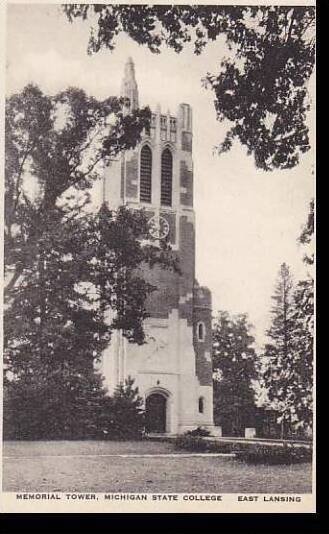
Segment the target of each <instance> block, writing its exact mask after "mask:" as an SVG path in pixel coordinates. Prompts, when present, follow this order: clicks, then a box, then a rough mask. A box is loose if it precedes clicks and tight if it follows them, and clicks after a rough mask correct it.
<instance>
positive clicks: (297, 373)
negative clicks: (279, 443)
mask: <svg viewBox="0 0 329 534" xmlns="http://www.w3.org/2000/svg"><path fill="white" fill-rule="evenodd" d="M313 232H314V202H313V201H312V202H311V204H310V211H309V215H308V220H307V223H306V225H305V227H304V229H303V231H302V233H301V236H300V238H299V241H300V243H302V244H303V245H309V246H310V247H311V245H312V240H313ZM304 262H305V264H306V265H307V266H308V270H309V272H308V275H307V277H306V278H305V279H304V280H301V281H299V282H298V283H297V285H296V286H295V287H294V285H293V283H292V279H291V276H290V272H289V269H288V267H287V266H286V265H285V264H283V265H282V266H281V270H280V278H279V281H278V284H277V287H276V291H275V294H274V296H273V298H274V300H275V306H274V308H273V310H272V314H273V320H272V326H271V328H270V329H269V331H268V335H269V337H270V338H271V340H272V343H270V344H267V345H266V346H265V352H264V356H265V359H266V360H267V364H266V370H265V373H264V383H265V386H266V387H267V389H268V396H269V399H270V401H271V402H272V405H273V406H274V407H275V408H276V409H277V410H278V411H279V412H280V418H279V420H280V421H281V428H282V435H285V433H287V432H288V431H290V430H293V431H302V432H305V431H306V432H307V431H309V430H310V429H311V428H312V417H313V341H314V283H313V277H312V272H311V269H312V265H313V262H314V254H313V251H312V250H311V251H310V250H308V251H307V253H306V254H305V255H304Z"/></svg>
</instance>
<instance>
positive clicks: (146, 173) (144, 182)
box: [139, 145, 152, 202]
mask: <svg viewBox="0 0 329 534" xmlns="http://www.w3.org/2000/svg"><path fill="white" fill-rule="evenodd" d="M139 183H140V186H139V200H140V201H141V202H152V151H151V149H150V147H149V146H147V145H145V146H143V148H142V150H141V162H140V182H139Z"/></svg>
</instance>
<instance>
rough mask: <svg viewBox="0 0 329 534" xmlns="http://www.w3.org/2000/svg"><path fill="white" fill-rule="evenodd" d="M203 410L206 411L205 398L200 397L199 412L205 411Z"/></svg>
mask: <svg viewBox="0 0 329 534" xmlns="http://www.w3.org/2000/svg"><path fill="white" fill-rule="evenodd" d="M203 412H204V398H203V397H199V413H203Z"/></svg>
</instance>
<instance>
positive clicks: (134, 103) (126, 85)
mask: <svg viewBox="0 0 329 534" xmlns="http://www.w3.org/2000/svg"><path fill="white" fill-rule="evenodd" d="M121 96H122V97H124V98H129V101H130V104H129V106H128V109H129V110H130V111H133V110H135V109H138V107H139V106H138V87H137V82H136V78H135V65H134V62H133V60H132V58H131V57H129V58H128V60H127V62H126V64H125V70H124V76H123V80H122V84H121Z"/></svg>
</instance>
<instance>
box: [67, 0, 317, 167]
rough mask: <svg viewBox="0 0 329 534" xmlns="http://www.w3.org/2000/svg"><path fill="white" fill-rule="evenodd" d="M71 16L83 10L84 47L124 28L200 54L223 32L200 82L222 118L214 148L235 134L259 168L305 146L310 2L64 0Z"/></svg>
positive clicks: (154, 45) (286, 161) (289, 160)
mask: <svg viewBox="0 0 329 534" xmlns="http://www.w3.org/2000/svg"><path fill="white" fill-rule="evenodd" d="M64 11H65V13H66V15H67V17H68V19H69V20H70V21H71V22H72V21H73V20H74V19H75V18H82V19H83V20H86V19H88V18H90V20H91V21H93V23H94V25H93V26H92V28H91V33H90V40H89V46H88V51H89V53H94V52H98V51H99V50H101V49H102V48H108V49H110V50H113V49H114V48H115V46H116V37H117V36H118V35H119V34H120V33H121V32H125V33H127V34H128V35H129V37H131V38H132V39H134V40H135V41H136V42H137V43H138V44H142V45H146V46H147V47H148V48H149V49H150V50H151V52H153V53H159V52H160V51H161V46H162V45H165V46H167V47H170V48H173V49H174V50H175V51H176V52H180V51H181V50H182V49H183V48H184V46H188V45H189V44H190V43H191V42H193V43H194V52H195V54H200V53H201V52H202V51H203V50H204V49H205V48H206V45H207V43H208V42H212V41H215V40H216V39H217V38H218V37H219V36H224V38H225V40H226V44H227V47H228V50H227V51H226V55H225V57H220V58H218V64H219V71H218V72H216V73H213V74H208V75H207V77H206V79H205V83H206V85H207V86H208V87H210V88H211V89H212V90H213V92H214V96H215V99H214V105H215V111H216V115H217V118H218V120H220V121H222V120H224V119H225V120H227V121H228V125H229V126H228V131H227V134H226V137H225V140H224V142H223V143H221V144H220V146H219V147H218V148H219V152H225V151H227V150H229V149H230V148H231V146H232V142H233V140H234V139H238V140H239V141H240V142H241V143H242V144H243V145H244V146H246V147H247V150H248V153H250V154H253V155H254V158H255V163H256V165H257V166H258V167H260V168H262V169H265V170H272V169H275V168H290V167H294V166H295V165H296V164H297V163H298V161H299V158H300V154H301V153H303V152H305V151H307V150H308V149H309V148H310V143H309V135H308V127H307V124H306V114H307V110H308V108H309V95H308V91H307V82H308V80H309V78H310V76H311V74H312V72H313V68H314V53H315V8H314V6H306V7H303V6H254V7H252V6H204V5H202V6H186V5H183V6H181V5H171V6H170V5H140V6H131V5H129V6H128V5H119V6H118V5H112V4H66V5H65V6H64Z"/></svg>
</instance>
